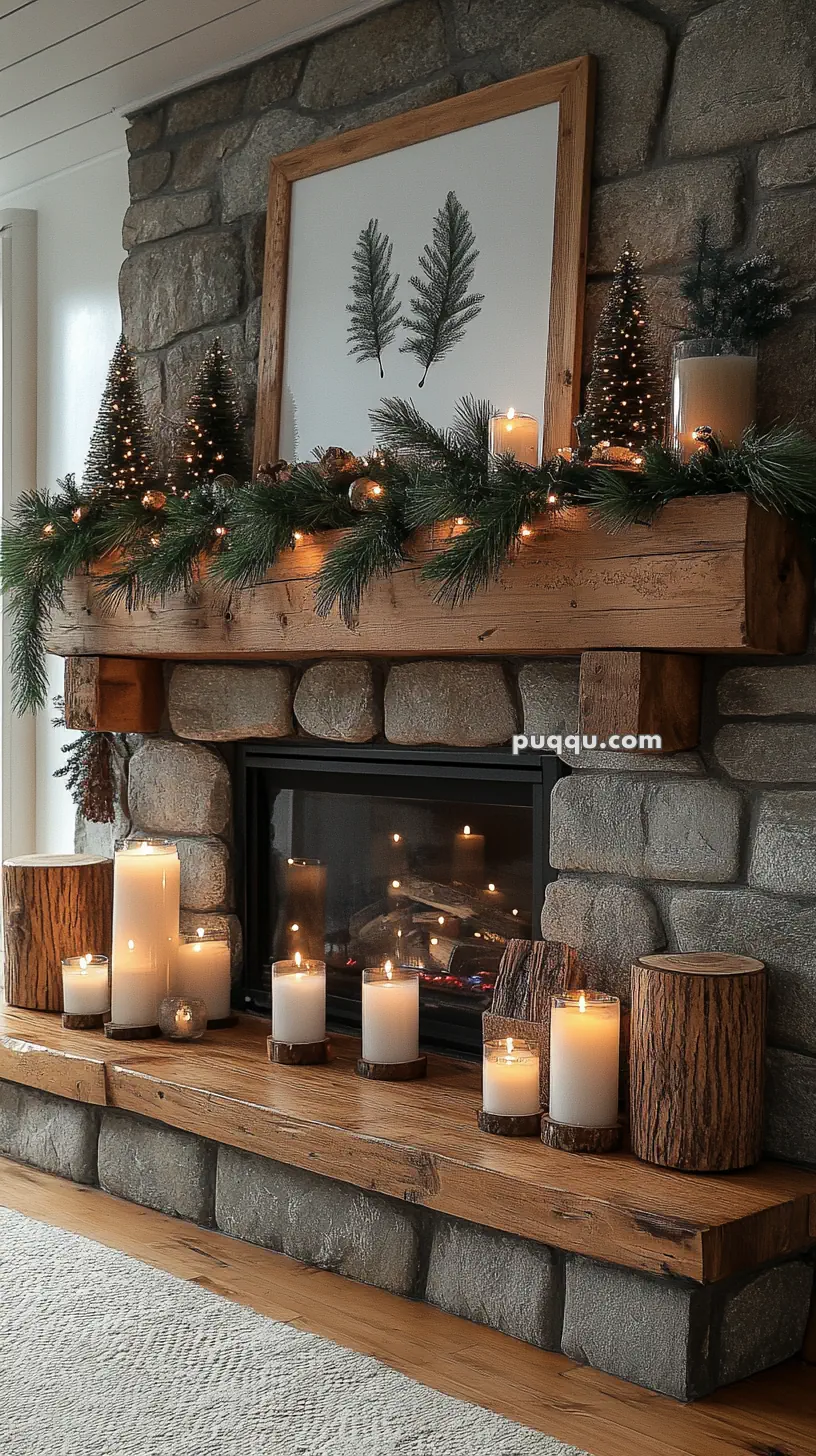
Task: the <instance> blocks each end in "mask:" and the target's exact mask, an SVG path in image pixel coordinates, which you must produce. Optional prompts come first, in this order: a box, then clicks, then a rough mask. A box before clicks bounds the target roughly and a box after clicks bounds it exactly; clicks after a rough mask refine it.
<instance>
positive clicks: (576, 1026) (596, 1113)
mask: <svg viewBox="0 0 816 1456" xmlns="http://www.w3.org/2000/svg"><path fill="white" fill-rule="evenodd" d="M619 1059H620V1002H619V1001H618V999H617V997H616V996H606V995H604V994H603V993H601V992H599V991H567V992H565V993H564V995H563V996H554V997H553V1001H552V1017H551V1021H550V1106H549V1115H550V1119H551V1121H552V1122H563V1123H566V1124H567V1125H568V1126H570V1127H613V1126H614V1125H615V1123H616V1122H617V1120H618V1074H619Z"/></svg>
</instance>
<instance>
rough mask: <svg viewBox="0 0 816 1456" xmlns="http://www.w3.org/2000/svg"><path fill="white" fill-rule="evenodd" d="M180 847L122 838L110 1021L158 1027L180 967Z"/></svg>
mask: <svg viewBox="0 0 816 1456" xmlns="http://www.w3.org/2000/svg"><path fill="white" fill-rule="evenodd" d="M180 876H181V872H180V866H179V857H178V850H177V849H176V846H175V844H173V843H172V842H171V841H170V840H167V839H128V840H120V841H119V843H118V844H117V846H116V851H115V854H114V863H113V957H112V966H111V1020H112V1021H113V1022H114V1024H115V1025H117V1026H144V1027H147V1026H155V1025H156V1021H157V1016H158V1005H159V1002H160V1001H161V999H162V997H163V996H166V995H167V993H168V990H169V988H170V984H171V975H172V973H173V971H174V970H175V963H176V956H177V952H178V939H179V885H180Z"/></svg>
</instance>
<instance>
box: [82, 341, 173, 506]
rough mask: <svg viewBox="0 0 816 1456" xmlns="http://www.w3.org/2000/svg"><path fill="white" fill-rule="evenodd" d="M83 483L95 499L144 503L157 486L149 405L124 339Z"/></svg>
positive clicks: (112, 366)
mask: <svg viewBox="0 0 816 1456" xmlns="http://www.w3.org/2000/svg"><path fill="white" fill-rule="evenodd" d="M83 483H84V485H85V486H86V487H87V488H88V489H90V490H93V491H94V492H95V493H97V494H101V495H111V496H114V497H115V498H116V499H117V500H140V499H141V497H142V495H143V494H144V492H145V491H146V490H149V489H150V487H151V486H153V485H155V483H156V467H155V463H154V460H153V452H152V450H151V448H150V437H149V434H148V428H147V418H146V415H145V407H144V400H143V399H142V391H141V388H140V387H139V380H138V378H137V375H136V365H135V362H134V359H133V355H132V354H131V352H130V349H129V348H128V345H127V343H126V341H125V337H124V335H122V337H121V338H120V339H119V342H118V344H117V345H116V350H115V352H114V355H113V359H112V360H111V364H110V368H109V370H108V378H107V381H106V384H105V389H104V392H103V394H102V401H101V404H100V406H99V414H98V415H97V418H96V424H95V425H94V432H93V434H92V436H91V443H90V445H89V447H88V458H87V460H86V462H85V472H84V475H83Z"/></svg>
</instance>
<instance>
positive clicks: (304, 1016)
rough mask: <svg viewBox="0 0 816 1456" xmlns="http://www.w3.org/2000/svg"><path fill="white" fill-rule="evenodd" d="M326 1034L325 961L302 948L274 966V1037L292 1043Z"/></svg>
mask: <svg viewBox="0 0 816 1456" xmlns="http://www.w3.org/2000/svg"><path fill="white" fill-rule="evenodd" d="M325 1035H326V965H325V962H324V961H306V960H303V959H301V956H300V954H299V952H297V951H296V952H295V958H294V960H291V961H275V963H274V965H273V966H272V1040H273V1041H283V1042H289V1043H293V1044H301V1043H303V1042H315V1041H323V1039H324V1038H325Z"/></svg>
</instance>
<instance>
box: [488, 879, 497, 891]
mask: <svg viewBox="0 0 816 1456" xmlns="http://www.w3.org/2000/svg"><path fill="white" fill-rule="evenodd" d="M487 888H488V890H490V891H491V892H492V891H493V890H495V888H496V886H495V885H494V884H493V881H492V880H491V881H490V884H489V885H488V887H487Z"/></svg>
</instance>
